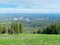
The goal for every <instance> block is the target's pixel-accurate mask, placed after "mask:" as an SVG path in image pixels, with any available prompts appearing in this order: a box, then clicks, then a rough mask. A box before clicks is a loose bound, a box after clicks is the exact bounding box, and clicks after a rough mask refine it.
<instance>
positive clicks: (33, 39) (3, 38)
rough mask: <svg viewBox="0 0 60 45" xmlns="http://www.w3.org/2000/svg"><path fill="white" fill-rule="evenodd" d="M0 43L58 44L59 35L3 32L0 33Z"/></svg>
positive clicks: (4, 44) (24, 44) (20, 44)
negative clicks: (9, 33) (8, 33)
mask: <svg viewBox="0 0 60 45" xmlns="http://www.w3.org/2000/svg"><path fill="white" fill-rule="evenodd" d="M0 45H60V35H45V34H15V35H6V34H5V35H4V34H3V35H0Z"/></svg>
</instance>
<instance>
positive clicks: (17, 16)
mask: <svg viewBox="0 0 60 45" xmlns="http://www.w3.org/2000/svg"><path fill="white" fill-rule="evenodd" d="M54 19H60V14H50V13H48V14H46V13H45V14H41V13H38V14H37V13H36V14H35V13H31V14H29V13H23V14H22V13H0V21H2V20H7V21H8V20H24V21H33V20H54Z"/></svg>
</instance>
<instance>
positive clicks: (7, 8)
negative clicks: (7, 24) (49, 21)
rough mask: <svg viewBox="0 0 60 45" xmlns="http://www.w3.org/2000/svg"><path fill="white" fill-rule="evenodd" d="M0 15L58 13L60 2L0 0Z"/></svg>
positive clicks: (58, 0)
mask: <svg viewBox="0 0 60 45" xmlns="http://www.w3.org/2000/svg"><path fill="white" fill-rule="evenodd" d="M0 13H60V0H0Z"/></svg>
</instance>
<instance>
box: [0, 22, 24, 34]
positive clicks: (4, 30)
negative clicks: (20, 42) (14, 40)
mask: <svg viewBox="0 0 60 45" xmlns="http://www.w3.org/2000/svg"><path fill="white" fill-rule="evenodd" d="M22 32H23V29H22V24H21V23H19V22H11V23H5V24H4V23H2V24H0V34H19V33H22Z"/></svg>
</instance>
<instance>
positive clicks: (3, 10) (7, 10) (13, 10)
mask: <svg viewBox="0 0 60 45" xmlns="http://www.w3.org/2000/svg"><path fill="white" fill-rule="evenodd" d="M59 11H60V10H48V9H19V8H0V13H49V12H59Z"/></svg>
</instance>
